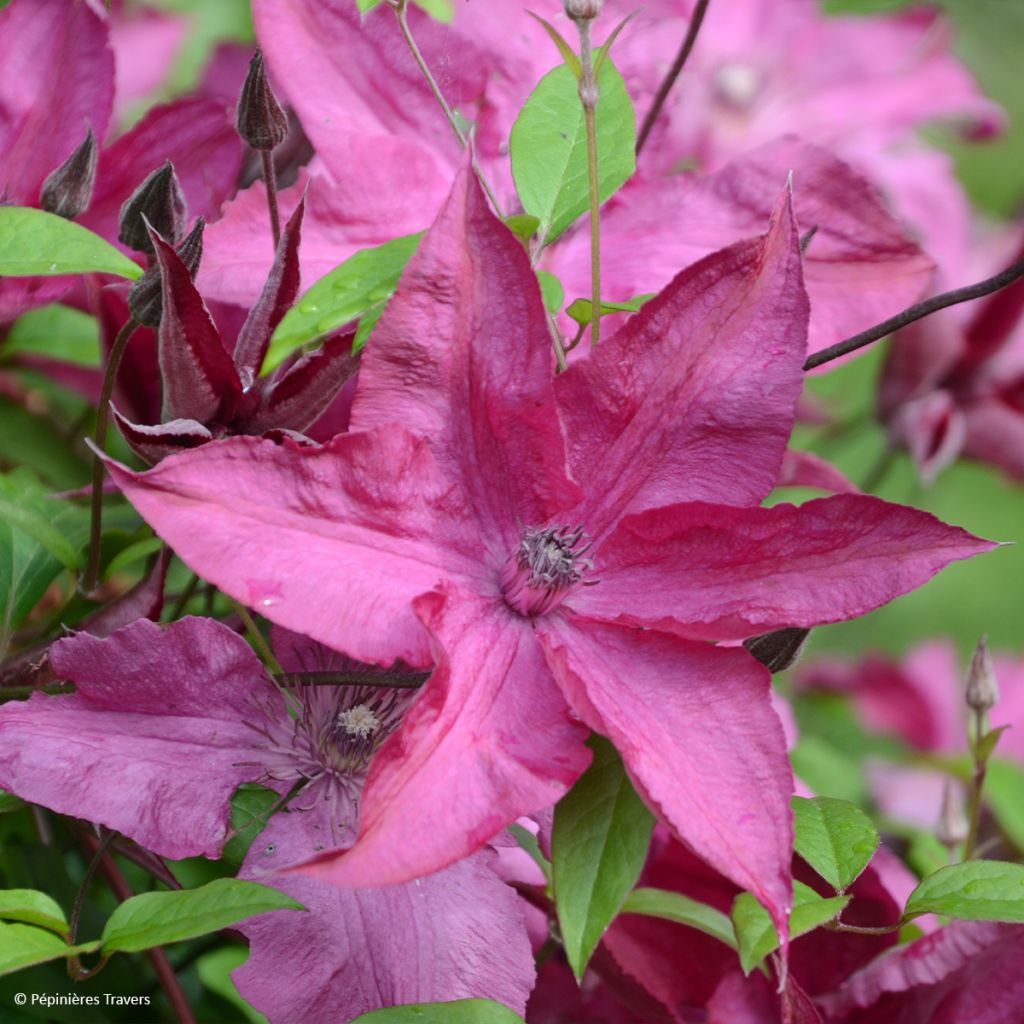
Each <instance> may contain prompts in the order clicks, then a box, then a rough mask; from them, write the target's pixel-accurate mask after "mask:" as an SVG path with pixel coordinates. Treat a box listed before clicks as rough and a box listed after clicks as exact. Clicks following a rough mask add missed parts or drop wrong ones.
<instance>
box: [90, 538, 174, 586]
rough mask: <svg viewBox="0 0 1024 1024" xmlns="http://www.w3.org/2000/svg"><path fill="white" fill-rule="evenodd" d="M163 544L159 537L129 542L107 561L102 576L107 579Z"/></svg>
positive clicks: (139, 560) (152, 552)
mask: <svg viewBox="0 0 1024 1024" xmlns="http://www.w3.org/2000/svg"><path fill="white" fill-rule="evenodd" d="M163 546H164V542H163V541H162V540H161V539H160V538H159V537H146V538H144V539H143V540H137V541H135V543H134V544H129V545H128V546H127V547H124V548H122V549H121V550H120V551H118V553H117V554H116V555H114V557H113V558H112V559H111V560H110V561H109V562H108V563H107V567H106V568H105V569H104V570H103V578H104V579H105V580H109V579H110V578H111V577H112V576H115V575H117V573H119V572H121V571H122V570H123V569H127V568H128V566H130V565H134V564H135V563H136V562H141V561H142V559H144V558H148V557H149V556H150V555H154V554H156V552H158V551H159V550H160V549H161V548H162V547H163Z"/></svg>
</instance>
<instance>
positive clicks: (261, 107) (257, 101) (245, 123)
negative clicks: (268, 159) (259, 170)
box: [238, 50, 288, 150]
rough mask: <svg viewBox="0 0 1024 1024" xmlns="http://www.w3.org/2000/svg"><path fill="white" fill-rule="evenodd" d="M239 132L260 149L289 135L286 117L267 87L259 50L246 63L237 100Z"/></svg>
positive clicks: (274, 145) (281, 140)
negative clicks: (246, 72) (245, 72)
mask: <svg viewBox="0 0 1024 1024" xmlns="http://www.w3.org/2000/svg"><path fill="white" fill-rule="evenodd" d="M238 134H239V135H241V136H242V138H243V139H244V140H245V141H246V142H248V143H249V145H250V146H252V148H253V149H261V150H271V149H275V148H276V147H277V146H280V145H281V143H282V142H284V140H285V136H286V135H287V134H288V117H287V115H286V114H285V112H284V110H282V109H281V104H280V103H278V102H277V97H276V96H275V95H274V92H273V90H272V89H271V88H270V82H269V80H268V79H267V70H266V68H265V66H264V64H263V52H262V51H261V50H257V51H256V53H255V54H254V55H253V58H252V60H251V61H250V62H249V73H248V74H247V75H246V76H245V84H244V85H243V86H242V94H241V96H240V97H239V99H238Z"/></svg>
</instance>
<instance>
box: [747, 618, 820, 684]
mask: <svg viewBox="0 0 1024 1024" xmlns="http://www.w3.org/2000/svg"><path fill="white" fill-rule="evenodd" d="M810 635H811V631H810V630H809V629H800V628H799V627H798V626H790V627H788V628H786V629H776V630H774V631H773V632H771V633H762V634H761V635H760V636H752V637H748V638H747V639H746V640H744V641H743V646H744V647H746V649H747V650H748V651H750V653H751V654H752V655H753V656H754V657H755V658H757V660H758V661H759V662H761V664H762V665H764V666H765V667H766V668H767V669H768V671H769V672H771V673H772V674H773V675H774V674H775V673H776V672H782V671H783V670H785V669H787V668H789V666H790V665H792V664H793V662H795V661H796V659H797V658H799V657H800V652H801V651H802V650H803V648H804V644H805V643H806V642H807V638H808V637H809V636H810Z"/></svg>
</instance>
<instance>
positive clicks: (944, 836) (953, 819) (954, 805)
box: [935, 779, 967, 849]
mask: <svg viewBox="0 0 1024 1024" xmlns="http://www.w3.org/2000/svg"><path fill="white" fill-rule="evenodd" d="M935 836H936V838H937V839H938V840H939V842H940V843H942V844H943V845H944V846H948V847H949V848H950V849H953V847H954V846H959V845H960V844H961V843H962V842H964V841H966V839H967V817H966V815H965V814H964V808H963V803H962V802H961V800H960V797H959V796H958V795H957V793H956V790H954V788H953V784H952V783H951V782H950V781H949V780H948V779H947V780H946V787H945V789H943V791H942V810H941V811H940V812H939V820H938V822H937V824H936V826H935Z"/></svg>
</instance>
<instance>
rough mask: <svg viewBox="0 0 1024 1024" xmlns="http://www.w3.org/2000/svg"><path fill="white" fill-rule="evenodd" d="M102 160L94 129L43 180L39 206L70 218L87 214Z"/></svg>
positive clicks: (67, 218)
mask: <svg viewBox="0 0 1024 1024" xmlns="http://www.w3.org/2000/svg"><path fill="white" fill-rule="evenodd" d="M98 162H99V149H98V147H97V146H96V137H95V136H94V135H93V133H92V129H91V128H90V129H89V131H88V132H87V133H86V136H85V141H84V142H82V143H81V144H80V145H79V146H78V148H77V149H75V151H74V152H73V153H72V154H71V156H69V157H68V158H67V160H65V161H64V163H62V164H61V165H60V167H58V168H57V169H56V170H55V171H52V172H51V173H50V175H49V177H47V179H46V181H44V182H43V187H42V189H41V190H40V193H39V205H40V206H41V207H42V208H43V209H44V210H46V211H47V213H55V214H56V215H57V216H58V217H64V218H65V219H66V220H72V219H73V218H75V217H77V216H78V215H79V214H80V213H85V211H86V210H87V209H88V208H89V203H90V201H91V200H92V190H93V186H94V185H95V184H96V165H97V163H98Z"/></svg>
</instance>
